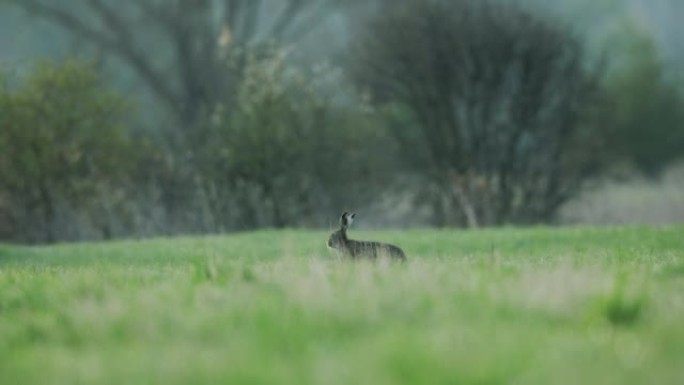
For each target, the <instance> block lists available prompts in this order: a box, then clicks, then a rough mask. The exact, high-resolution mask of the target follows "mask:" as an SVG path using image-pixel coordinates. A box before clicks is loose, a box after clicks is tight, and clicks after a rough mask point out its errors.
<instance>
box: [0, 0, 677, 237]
mask: <svg viewBox="0 0 684 385" xmlns="http://www.w3.org/2000/svg"><path fill="white" fill-rule="evenodd" d="M683 17H684V3H682V2H681V1H678V0H652V1H647V0H630V1H628V0H624V1H619V0H601V1H589V0H586V1H584V0H583V1H576V0H556V1H551V0H546V1H544V0H528V1H523V0H520V1H515V0H499V1H494V0H492V1H467V0H458V1H446V0H434V1H423V2H419V1H409V0H399V1H396V0H394V1H389V0H385V1H382V0H375V1H360V0H347V1H335V0H289V1H288V0H279V1H278V0H262V1H259V0H251V1H249V0H248V1H244V0H224V1H218V0H201V1H200V0H192V1H191V0H156V1H155V0H145V1H143V0H116V1H115V0H0V81H1V82H2V83H1V84H2V88H0V240H6V241H14V242H30V243H34V242H55V241H73V240H91V239H95V240H97V239H108V238H112V237H138V236H156V235H173V234H188V233H214V232H229V231H243V230H249V229H255V228H262V227H294V226H303V227H319V228H330V227H331V226H335V225H336V223H337V217H338V215H339V213H340V212H341V211H344V210H354V211H357V212H358V213H359V221H358V224H359V226H367V227H373V226H378V227H409V226H439V227H443V226H454V227H481V226H500V225H536V224H668V223H682V222H684V193H682V191H684V165H683V163H682V155H684V95H683V94H682V93H683V92H684V39H682V38H681V31H680V30H681V27H680V26H679V25H680V23H681V20H682V18H683Z"/></svg>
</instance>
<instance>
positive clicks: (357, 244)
mask: <svg viewBox="0 0 684 385" xmlns="http://www.w3.org/2000/svg"><path fill="white" fill-rule="evenodd" d="M354 216H356V214H354V213H351V214H350V213H347V212H344V213H342V216H341V217H340V229H339V230H337V231H335V232H334V233H332V234H330V238H328V247H329V248H331V249H335V250H337V251H340V252H342V253H343V254H346V255H348V256H350V257H351V258H352V259H359V258H368V259H377V258H378V257H383V256H386V257H390V258H391V259H396V260H400V261H405V260H406V254H404V251H403V250H402V249H400V248H398V247H397V246H394V245H390V244H387V243H380V242H370V241H355V240H352V239H349V238H347V228H348V227H349V226H351V224H352V222H353V221H354Z"/></svg>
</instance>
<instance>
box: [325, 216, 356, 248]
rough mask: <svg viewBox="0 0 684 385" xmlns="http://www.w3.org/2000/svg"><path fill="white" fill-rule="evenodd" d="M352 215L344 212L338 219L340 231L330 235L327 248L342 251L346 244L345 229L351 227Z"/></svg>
mask: <svg viewBox="0 0 684 385" xmlns="http://www.w3.org/2000/svg"><path fill="white" fill-rule="evenodd" d="M355 215H356V214H354V213H348V212H346V211H345V212H344V213H342V216H341V217H340V229H339V230H337V231H335V232H334V233H332V234H330V238H328V247H330V248H333V249H342V248H344V247H346V244H347V228H348V227H349V226H351V224H352V222H353V221H354V216H355Z"/></svg>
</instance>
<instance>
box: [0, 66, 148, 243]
mask: <svg viewBox="0 0 684 385" xmlns="http://www.w3.org/2000/svg"><path fill="white" fill-rule="evenodd" d="M0 111H2V114H1V115H0V209H3V210H5V212H4V213H1V214H0V217H2V216H3V215H4V216H5V217H6V218H7V219H6V222H10V223H11V224H12V226H13V231H12V234H10V235H11V236H12V237H13V239H15V240H20V241H29V242H52V241H55V240H57V239H58V236H57V234H56V229H57V228H59V227H60V226H62V227H64V226H69V225H70V224H68V223H58V221H57V212H58V206H59V205H62V204H65V205H71V206H77V207H86V206H87V205H88V204H91V203H93V202H95V201H96V200H97V199H98V197H99V196H101V193H103V192H107V190H111V189H115V188H116V187H117V186H116V185H117V183H116V182H117V181H120V180H123V179H124V178H126V176H127V174H128V173H129V172H130V171H131V170H132V169H133V167H134V163H133V160H134V159H135V155H134V152H133V151H132V150H131V143H130V141H129V139H128V136H127V134H126V131H125V130H124V127H123V122H124V121H125V113H126V111H127V108H126V104H125V103H124V101H123V99H122V98H121V97H120V96H118V95H116V94H114V93H112V92H111V91H109V90H107V89H106V88H105V87H103V86H102V85H101V84H100V81H99V79H98V77H97V75H96V72H95V70H94V68H93V67H92V66H91V65H87V64H82V63H77V62H68V63H65V64H63V65H55V64H49V63H46V64H42V65H39V66H37V68H36V70H35V72H34V73H32V74H31V75H30V76H29V77H28V78H27V79H25V80H23V81H21V84H20V85H19V86H18V87H15V88H10V87H8V86H5V87H4V88H3V89H2V90H0ZM109 192H111V191H109Z"/></svg>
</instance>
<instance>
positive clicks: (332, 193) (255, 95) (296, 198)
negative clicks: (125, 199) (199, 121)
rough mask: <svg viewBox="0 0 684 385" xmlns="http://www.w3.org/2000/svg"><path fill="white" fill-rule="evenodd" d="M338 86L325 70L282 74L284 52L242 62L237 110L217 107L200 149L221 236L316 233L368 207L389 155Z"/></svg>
mask: <svg viewBox="0 0 684 385" xmlns="http://www.w3.org/2000/svg"><path fill="white" fill-rule="evenodd" d="M342 80H343V79H341V76H340V73H339V71H334V70H332V69H331V68H327V67H317V68H315V69H314V70H313V71H311V72H307V71H302V70H298V69H294V68H288V66H287V65H286V63H285V50H283V49H276V48H274V47H266V48H265V49H264V50H262V52H260V53H259V52H254V51H252V53H251V54H249V55H248V56H247V58H246V61H245V77H244V81H243V82H242V83H241V86H240V88H239V89H238V93H237V95H236V103H237V105H236V108H234V109H233V110H232V111H229V110H226V109H225V108H224V107H223V106H221V105H219V106H218V108H217V109H216V110H215V111H214V113H213V114H211V115H210V117H209V118H210V119H209V120H208V121H207V122H206V126H207V129H206V130H202V131H200V132H203V133H204V134H206V136H205V137H204V138H202V139H201V140H198V142H202V143H203V145H202V147H201V149H202V150H201V155H200V162H199V165H200V167H201V170H202V174H203V175H205V176H206V178H205V183H206V184H207V186H206V188H205V189H204V190H205V191H207V192H208V193H209V195H210V196H209V198H210V199H209V201H210V202H211V210H210V212H211V213H213V215H214V217H215V221H216V222H217V223H216V225H217V227H218V228H219V229H226V228H228V229H230V228H231V227H235V226H236V225H239V226H240V227H241V228H251V227H258V226H275V227H283V226H286V225H295V224H298V225H309V226H310V225H317V226H321V225H324V224H325V223H326V220H327V219H329V218H330V216H334V215H337V211H339V208H340V207H351V206H357V207H358V206H362V205H366V204H368V200H370V199H373V198H374V197H373V196H372V195H373V194H375V193H376V192H377V191H378V190H379V187H380V186H382V184H383V182H385V181H386V180H388V176H387V174H386V170H387V169H388V167H389V165H388V163H387V162H386V161H387V160H388V159H389V156H388V155H389V154H390V151H391V148H389V147H387V145H385V144H383V143H382V140H383V139H384V138H383V136H382V135H383V133H382V131H381V130H380V129H377V126H378V125H377V124H374V121H373V119H374V114H373V113H372V111H370V110H369V108H368V106H367V105H366V104H365V102H364V101H363V100H362V99H361V98H360V97H359V95H357V94H356V93H355V92H354V91H353V90H352V89H350V88H349V87H346V86H345V85H344V83H343V81H342ZM374 127H376V128H374Z"/></svg>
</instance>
